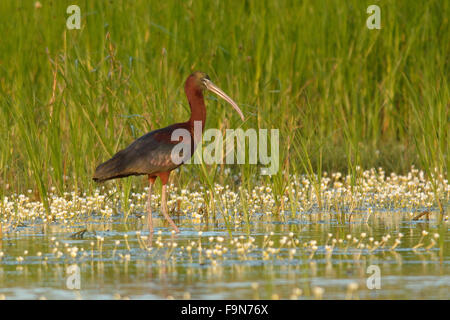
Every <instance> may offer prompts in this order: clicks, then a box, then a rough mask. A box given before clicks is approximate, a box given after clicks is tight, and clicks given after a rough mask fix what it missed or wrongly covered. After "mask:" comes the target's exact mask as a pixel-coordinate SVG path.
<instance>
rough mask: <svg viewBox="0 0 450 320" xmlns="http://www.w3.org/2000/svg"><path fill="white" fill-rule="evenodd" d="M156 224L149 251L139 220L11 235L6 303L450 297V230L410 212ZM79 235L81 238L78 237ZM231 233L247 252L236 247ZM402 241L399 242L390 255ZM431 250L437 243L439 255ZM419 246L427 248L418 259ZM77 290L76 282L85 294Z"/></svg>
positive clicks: (3, 287) (93, 221) (1, 290)
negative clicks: (174, 229)
mask: <svg viewBox="0 0 450 320" xmlns="http://www.w3.org/2000/svg"><path fill="white" fill-rule="evenodd" d="M153 216H154V222H155V226H156V233H155V235H154V236H153V239H152V243H151V245H152V246H151V249H148V247H147V244H148V241H149V239H148V238H147V236H148V233H147V231H146V224H145V223H144V221H145V220H144V219H143V218H142V217H141V218H139V217H136V216H134V215H131V216H129V217H128V219H127V220H126V221H125V219H124V217H123V216H113V217H112V218H101V217H96V216H93V217H91V218H89V219H87V220H85V221H83V220H81V221H77V222H75V223H74V224H73V225H71V226H65V225H63V224H56V223H54V224H49V225H45V224H39V223H38V224H29V225H25V226H19V227H17V228H15V229H13V230H9V231H8V232H7V233H5V234H3V239H2V240H0V252H3V257H2V258H0V259H1V260H0V297H2V298H6V299H38V298H46V299H118V298H130V299H166V298H172V297H173V298H175V299H187V298H191V299H272V298H280V299H289V298H296V299H314V298H323V299H448V298H450V272H449V271H450V250H449V249H448V247H449V246H448V244H449V241H450V238H449V237H448V229H449V226H448V222H444V223H443V224H442V225H440V226H439V225H437V223H436V220H435V219H436V216H437V214H433V215H432V216H431V219H430V220H429V221H427V220H419V221H412V220H411V216H410V215H408V214H406V213H402V212H377V213H373V214H372V215H371V216H370V217H369V219H367V217H366V216H365V215H355V216H354V217H353V218H352V222H351V223H348V221H347V222H345V223H339V222H338V221H336V220H334V219H333V218H331V217H330V216H329V215H327V214H323V215H319V214H302V215H298V216H296V217H294V218H292V217H290V216H288V215H286V216H281V217H277V218H273V217H270V216H266V215H255V216H253V217H251V218H250V221H252V222H251V223H250V224H247V223H245V222H244V223H241V224H239V225H236V226H234V227H229V230H228V229H227V228H226V225H225V223H223V220H221V219H220V217H216V219H215V220H214V221H219V222H213V219H212V217H211V219H210V220H209V223H208V224H206V223H194V222H193V221H194V220H192V219H188V218H184V217H181V218H180V217H178V218H177V219H175V221H176V223H177V224H178V225H179V226H180V227H181V228H180V230H181V233H180V234H178V235H174V234H172V233H171V232H170V229H169V227H168V225H167V224H166V223H165V222H164V221H163V219H162V218H161V217H159V215H158V213H156V212H154V213H153ZM82 230H86V231H85V233H84V234H83V235H82V236H81V235H79V234H78V235H76V232H79V231H82ZM199 231H201V232H202V233H201V235H199ZM424 231H425V233H428V234H426V235H425V236H424ZM230 232H231V234H232V236H233V238H234V239H237V242H239V243H240V244H237V242H233V243H231V242H230V239H231V238H230ZM271 232H273V235H270V233H271ZM329 234H331V236H329ZM399 234H403V236H402V237H400V238H399ZM348 235H351V236H352V238H351V239H350V240H349V239H348V237H349V236H348ZM385 235H389V236H390V238H389V239H387V241H386V244H384V245H383V246H381V245H380V246H379V247H378V248H376V249H374V247H375V246H374V245H373V243H374V242H375V241H382V237H383V236H385ZM142 236H143V238H142ZM211 237H212V238H211ZM265 237H266V238H265ZM283 238H284V240H283ZM370 238H373V239H372V240H370ZM333 239H336V244H335V245H334V246H332V240H333ZM339 239H341V240H342V243H339ZM395 239H399V240H400V241H401V243H400V244H398V245H397V246H396V247H394V248H393V246H394V244H395ZM421 239H422V241H421ZM432 239H434V240H435V242H436V244H435V245H433V246H430V244H431V243H432V241H431V240H432ZM295 240H298V243H297V244H295V243H294V241H295ZM117 241H120V243H118V242H117ZM270 241H273V243H269V242H270ZM310 241H316V243H315V244H314V243H313V244H311V242H310ZM192 242H194V243H192ZM289 242H291V243H290V244H289ZM419 242H422V243H423V245H422V246H420V247H418V248H416V249H413V247H414V246H416V245H417V244H418V243H419ZM172 243H176V247H174V246H173V245H172ZM250 243H251V244H250ZM283 243H284V244H283ZM199 244H201V248H202V249H201V251H200V250H199V249H198V247H199ZM361 244H363V246H361ZM188 246H192V248H191V250H190V251H189V250H187V247H188ZM246 246H247V247H246ZM326 246H327V247H326ZM75 247H76V248H77V251H75V250H76V249H74V248H75ZM313 247H316V248H313ZM427 247H428V249H427ZM224 248H226V249H224ZM268 248H271V249H273V250H272V253H270V252H269V251H270V250H271V249H268ZM294 248H295V252H293V251H291V250H293V249H294ZM326 248H328V249H330V248H331V250H329V251H327V249H326ZM214 249H216V251H213V250H214ZM278 249H279V252H276V251H277V250H278ZM372 249H374V250H372ZM225 251H226V252H225ZM264 252H266V253H264ZM71 253H72V254H71ZM370 265H375V266H377V267H379V270H380V285H381V288H380V289H376V288H374V289H369V288H368V285H367V281H368V277H370V276H371V275H372V274H371V273H368V272H367V268H368V267H369V266H370ZM70 266H76V267H71V268H74V269H70V268H69V267H70ZM70 270H72V271H70ZM68 271H69V272H68ZM78 271H79V278H74V277H76V276H77V275H78ZM71 272H73V273H71ZM74 279H75V280H76V279H79V285H80V289H79V290H78V289H76V286H77V282H76V281H75V280H74ZM371 283H375V282H371ZM74 286H75V289H71V288H73V287H74ZM299 289H300V290H299Z"/></svg>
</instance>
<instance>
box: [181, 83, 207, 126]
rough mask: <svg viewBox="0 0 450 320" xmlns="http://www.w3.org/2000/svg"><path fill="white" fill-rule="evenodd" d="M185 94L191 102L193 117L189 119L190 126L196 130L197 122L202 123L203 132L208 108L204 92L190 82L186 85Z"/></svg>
mask: <svg viewBox="0 0 450 320" xmlns="http://www.w3.org/2000/svg"><path fill="white" fill-rule="evenodd" d="M185 92H186V96H187V99H188V101H189V106H190V107H191V117H190V118H189V121H188V124H189V126H190V127H192V128H194V123H195V121H200V122H201V123H202V132H203V128H204V127H205V122H206V108H205V99H204V98H203V92H202V90H201V89H199V88H197V87H196V86H195V85H193V84H191V83H190V82H187V83H186V86H185Z"/></svg>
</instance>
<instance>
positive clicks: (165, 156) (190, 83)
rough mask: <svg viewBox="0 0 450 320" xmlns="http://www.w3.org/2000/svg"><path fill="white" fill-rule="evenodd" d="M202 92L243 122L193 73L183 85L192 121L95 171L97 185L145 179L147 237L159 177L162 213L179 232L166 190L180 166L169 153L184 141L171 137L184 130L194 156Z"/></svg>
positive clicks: (157, 133) (150, 137) (152, 135)
mask: <svg viewBox="0 0 450 320" xmlns="http://www.w3.org/2000/svg"><path fill="white" fill-rule="evenodd" d="M204 90H209V91H212V92H214V93H215V94H217V95H218V96H219V97H221V98H223V99H224V100H225V101H227V102H228V103H230V104H231V106H232V107H233V108H234V109H235V110H236V111H237V112H238V113H239V115H240V117H241V118H242V120H244V116H243V114H242V111H241V110H240V109H239V107H238V106H237V104H236V103H235V102H234V101H233V100H232V99H231V98H230V97H229V96H227V95H226V94H225V93H224V92H223V91H222V90H221V89H220V88H218V87H217V86H216V85H214V84H213V83H212V82H211V80H210V78H209V77H208V75H206V74H205V73H203V72H194V73H193V74H191V75H190V76H189V77H188V78H187V80H186V83H185V85H184V91H185V93H186V96H187V99H188V101H189V105H190V108H191V117H190V119H189V120H188V121H186V122H182V123H176V124H173V125H170V126H168V127H165V128H162V129H158V130H154V131H151V132H149V133H147V134H146V135H143V136H142V137H140V138H138V139H137V140H135V141H134V142H133V143H132V144H130V145H129V146H128V147H127V148H125V149H123V150H121V151H119V152H117V153H116V154H115V155H114V156H113V157H112V158H111V159H109V160H108V161H106V162H104V163H102V164H100V165H99V166H98V167H97V169H96V170H95V173H94V177H93V179H94V180H95V181H98V182H101V181H106V180H110V179H116V178H122V177H127V176H133V175H147V176H148V182H149V188H148V200H147V212H148V214H147V220H148V229H149V232H150V234H152V233H153V222H152V209H151V195H152V187H153V184H154V183H155V180H156V178H157V177H159V178H160V179H161V182H162V196H161V209H162V210H161V211H162V213H163V215H164V217H165V218H166V219H167V221H168V222H169V224H170V225H171V226H172V228H173V229H174V230H175V231H176V232H179V230H178V228H177V226H176V225H175V223H174V222H173V220H172V219H171V218H170V216H169V214H168V210H167V199H166V192H167V190H166V189H167V181H168V180H169V175H170V172H171V171H172V170H174V169H176V168H177V167H179V166H180V165H181V164H182V163H181V164H176V163H174V162H173V161H172V157H171V154H172V150H173V148H174V146H175V145H177V144H178V143H181V142H183V141H182V139H181V138H180V139H179V140H176V141H172V139H171V137H172V133H173V132H174V131H175V130H176V129H185V130H187V131H188V132H189V135H190V140H191V141H189V142H188V143H190V146H191V153H190V155H192V154H193V153H194V150H195V146H196V141H194V122H197V121H200V122H201V128H202V132H203V128H204V126H205V120H206V108H205V101H204V99H203V91H204Z"/></svg>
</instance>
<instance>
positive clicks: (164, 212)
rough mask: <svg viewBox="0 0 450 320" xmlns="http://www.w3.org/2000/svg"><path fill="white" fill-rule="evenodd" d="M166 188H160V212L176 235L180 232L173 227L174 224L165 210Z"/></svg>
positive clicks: (164, 186) (164, 185)
mask: <svg viewBox="0 0 450 320" xmlns="http://www.w3.org/2000/svg"><path fill="white" fill-rule="evenodd" d="M166 188H167V185H166V184H163V186H162V196H161V209H162V210H161V211H162V213H163V215H164V217H165V218H166V220H167V221H168V222H169V224H170V225H171V226H172V228H173V229H174V230H175V232H177V233H178V232H180V230H179V229H178V227H177V226H176V225H175V222H173V220H172V219H171V218H170V216H169V213H168V210H167V199H166Z"/></svg>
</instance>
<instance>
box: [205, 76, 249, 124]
mask: <svg viewBox="0 0 450 320" xmlns="http://www.w3.org/2000/svg"><path fill="white" fill-rule="evenodd" d="M204 83H205V86H206V89H208V90H209V91H211V92H214V93H215V94H217V95H218V96H219V97H221V98H222V99H224V100H225V101H226V102H228V103H229V104H231V106H232V107H233V108H234V110H236V112H237V113H239V116H240V117H241V119H242V121H245V118H244V114H243V113H242V111H241V109H239V107H238V105H237V104H236V102H234V101H233V99H231V98H230V97H229V96H228V95H227V94H226V93H225V92H223V91H222V89H220V88H219V87H218V86H216V85H215V84H214V83H212V82H211V81H210V80H208V79H204Z"/></svg>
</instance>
